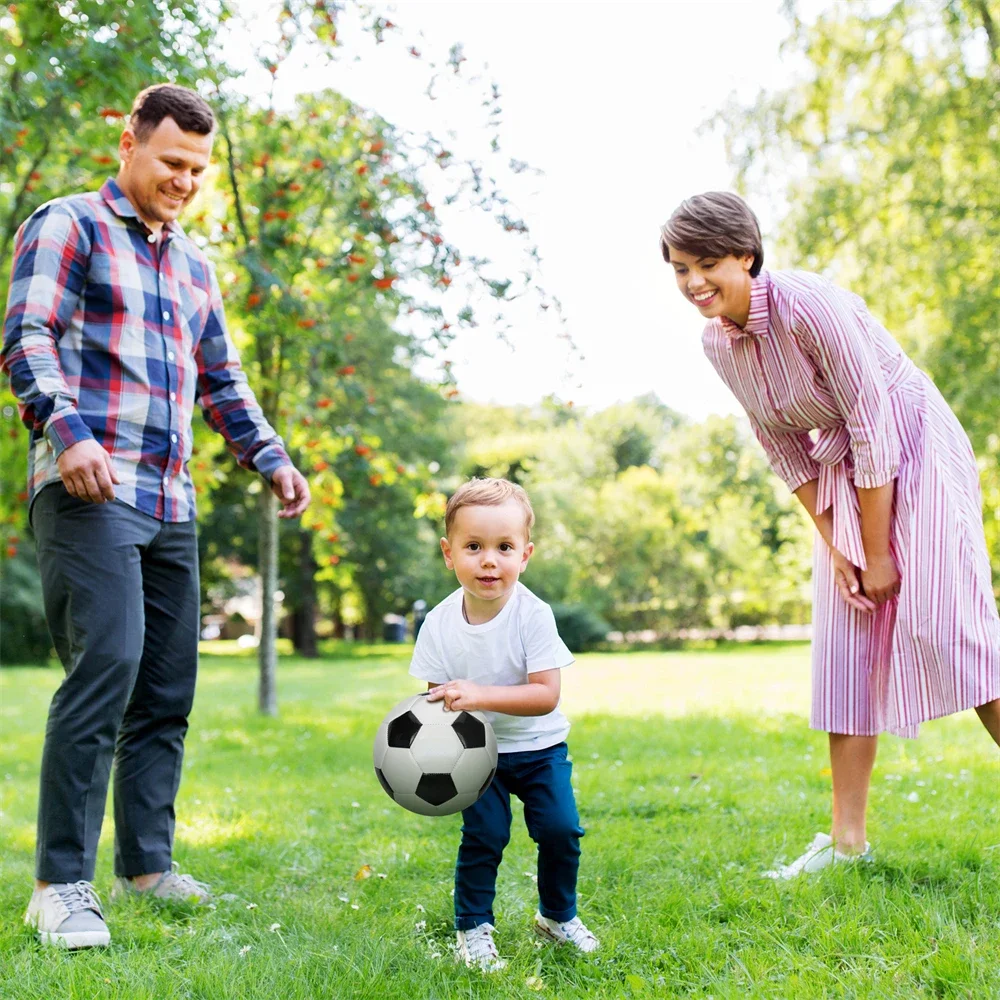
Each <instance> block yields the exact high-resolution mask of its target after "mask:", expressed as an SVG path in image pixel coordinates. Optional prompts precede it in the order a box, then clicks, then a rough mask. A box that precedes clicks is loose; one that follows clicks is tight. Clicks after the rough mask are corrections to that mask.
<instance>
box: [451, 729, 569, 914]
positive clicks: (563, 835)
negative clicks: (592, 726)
mask: <svg viewBox="0 0 1000 1000" xmlns="http://www.w3.org/2000/svg"><path fill="white" fill-rule="evenodd" d="M572 771H573V765H572V764H571V763H570V762H569V760H567V750H566V744H565V743H559V744H557V745H556V746H554V747H547V748H546V749H544V750H526V751H524V752H520V753H502V754H500V755H499V759H498V762H497V773H496V776H495V777H494V778H493V783H492V784H491V785H490V787H489V788H488V789H486V791H485V793H484V794H483V796H482V798H481V799H479V801H478V802H476V803H475V805H472V806H470V807H469V808H468V809H465V810H464V811H463V812H462V819H463V821H464V822H463V823H462V844H461V846H460V847H459V849H458V864H457V865H456V866H455V928H456V930H460V931H467V930H470V929H471V928H473V927H476V926H478V925H479V924H485V923H489V924H492V923H494V920H493V897H494V896H495V895H496V880H497V869H498V868H499V867H500V859H501V857H503V849H504V848H505V847H506V846H507V844H508V842H509V841H510V823H511V812H510V797H511V794H514V795H516V796H517V797H518V798H519V799H520V800H521V801H522V802H523V803H524V820H525V823H526V825H527V827H528V833H529V834H530V835H531V839H532V840H534V841H535V843H536V844H537V845H538V898H539V904H540V905H539V910H540V911H541V913H542V916H545V917H548V918H549V919H551V920H559V921H563V920H572V919H573V917H575V916H576V873H577V869H578V868H579V866H580V838H581V837H582V836H583V830H582V829H581V827H580V817H579V815H578V814H577V811H576V801H575V799H574V797H573V786H572V785H571V784H570V775H571V774H572Z"/></svg>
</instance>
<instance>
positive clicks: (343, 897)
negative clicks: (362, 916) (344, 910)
mask: <svg viewBox="0 0 1000 1000" xmlns="http://www.w3.org/2000/svg"><path fill="white" fill-rule="evenodd" d="M337 899H339V900H340V901H341V902H342V903H349V902H350V901H351V897H350V896H338V897H337Z"/></svg>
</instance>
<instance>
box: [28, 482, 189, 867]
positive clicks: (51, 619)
mask: <svg viewBox="0 0 1000 1000" xmlns="http://www.w3.org/2000/svg"><path fill="white" fill-rule="evenodd" d="M31 522H32V529H33V530H34V533H35V538H36V541H37V546H38V565H39V569H40V570H41V575H42V588H43V592H44V597H45V617H46V620H47V621H48V625H49V630H50V632H51V633H52V641H53V643H54V645H55V648H56V652H57V653H58V654H59V659H60V660H61V661H62V665H63V668H64V669H65V671H66V676H65V678H64V679H63V682H62V684H61V685H60V687H59V689H58V690H57V691H56V693H55V695H54V696H53V698H52V704H51V706H50V708H49V719H48V725H47V726H46V730H45V749H44V752H43V754H42V773H41V789H40V794H39V801H38V844H37V850H36V868H35V874H36V877H37V878H39V879H41V880H43V881H46V882H75V881H77V880H79V879H86V880H87V881H91V880H92V879H93V877H94V866H95V861H96V857H97V841H98V839H99V837H100V833H101V824H102V822H103V819H104V809H105V804H106V801H107V794H108V781H109V777H110V773H111V765H112V761H113V762H114V775H115V777H114V813H115V874H116V875H125V876H133V875H143V874H147V873H150V872H158V871H166V870H167V869H168V868H169V867H170V863H171V859H172V848H173V839H174V799H175V797H176V795H177V787H178V785H179V783H180V776H181V761H182V758H183V753H184V735H185V733H186V732H187V726H188V721H187V720H188V714H189V712H190V711H191V704H192V701H193V699H194V686H195V674H196V673H197V668H198V632H199V621H200V595H199V587H198V545H197V538H196V534H195V525H194V522H193V521H188V522H184V523H178V524H172V523H167V522H163V521H158V520H156V518H153V517H149V516H147V515H146V514H140V513H139V512H138V511H137V510H135V509H134V508H132V507H129V506H128V505H127V504H124V503H121V502H119V501H113V502H111V503H104V504H93V503H87V502H86V501H83V500H77V499H76V498H74V497H72V496H70V495H69V493H67V492H66V490H65V489H64V487H63V486H62V484H61V483H60V484H55V485H51V486H46V487H45V488H44V489H43V490H42V491H41V492H40V493H39V494H38V496H37V497H36V498H35V501H34V503H33V504H32V510H31Z"/></svg>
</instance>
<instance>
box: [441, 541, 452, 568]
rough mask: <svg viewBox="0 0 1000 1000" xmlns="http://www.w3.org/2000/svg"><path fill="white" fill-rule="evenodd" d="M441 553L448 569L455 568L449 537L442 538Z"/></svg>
mask: <svg viewBox="0 0 1000 1000" xmlns="http://www.w3.org/2000/svg"><path fill="white" fill-rule="evenodd" d="M441 554H442V555H443V556H444V564H445V566H447V567H448V569H454V568H455V563H454V561H453V560H452V558H451V543H450V542H449V541H448V539H447V538H442V539H441Z"/></svg>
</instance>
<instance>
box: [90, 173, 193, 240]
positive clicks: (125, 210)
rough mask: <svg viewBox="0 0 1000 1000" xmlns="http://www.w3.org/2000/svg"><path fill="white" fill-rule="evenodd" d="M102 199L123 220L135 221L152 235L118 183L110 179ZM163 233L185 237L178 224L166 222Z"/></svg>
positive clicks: (102, 187)
mask: <svg viewBox="0 0 1000 1000" xmlns="http://www.w3.org/2000/svg"><path fill="white" fill-rule="evenodd" d="M101 197H102V198H103V199H104V200H105V201H106V202H107V204H108V207H109V208H110V209H111V211H112V212H114V213H115V215H117V216H118V217H119V218H121V219H135V220H136V222H138V223H139V225H140V226H142V228H143V229H144V230H145V231H146V232H147V233H150V232H152V230H151V229H150V228H149V226H147V225H146V223H145V222H143V221H142V219H140V218H139V213H138V212H137V211H136V210H135V206H134V205H133V204H132V202H130V201H129V200H128V198H127V196H126V195H125V192H124V191H122V189H121V188H120V187H119V186H118V181H116V180H115V179H114V178H113V177H109V178H108V179H107V180H106V181H105V182H104V184H103V185H102V186H101ZM163 231H164V232H165V233H166V234H167V235H168V236H170V237H177V236H184V230H183V229H181V227H180V225H179V224H178V223H177V222H174V221H171V222H165V223H164V224H163Z"/></svg>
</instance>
